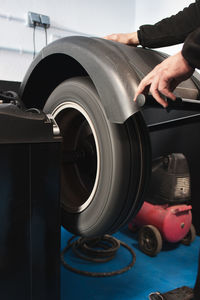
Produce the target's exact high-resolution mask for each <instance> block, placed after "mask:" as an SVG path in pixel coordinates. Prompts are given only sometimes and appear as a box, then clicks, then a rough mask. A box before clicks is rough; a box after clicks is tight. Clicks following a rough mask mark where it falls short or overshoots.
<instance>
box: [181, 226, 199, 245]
mask: <svg viewBox="0 0 200 300" xmlns="http://www.w3.org/2000/svg"><path fill="white" fill-rule="evenodd" d="M195 237H196V230H195V227H194V225H193V224H191V227H190V230H189V232H188V233H187V234H186V236H185V237H184V238H183V239H182V240H181V243H182V244H183V245H186V246H189V245H190V244H191V243H192V242H193V241H194V240H195Z"/></svg>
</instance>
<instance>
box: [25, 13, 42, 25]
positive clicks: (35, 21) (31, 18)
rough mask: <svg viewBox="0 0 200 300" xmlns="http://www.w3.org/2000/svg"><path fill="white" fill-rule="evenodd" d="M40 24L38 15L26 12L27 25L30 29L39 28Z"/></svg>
mask: <svg viewBox="0 0 200 300" xmlns="http://www.w3.org/2000/svg"><path fill="white" fill-rule="evenodd" d="M40 23H41V20H40V15H39V14H36V13H33V12H31V11H29V12H28V25H29V26H30V27H34V26H39V25H40Z"/></svg>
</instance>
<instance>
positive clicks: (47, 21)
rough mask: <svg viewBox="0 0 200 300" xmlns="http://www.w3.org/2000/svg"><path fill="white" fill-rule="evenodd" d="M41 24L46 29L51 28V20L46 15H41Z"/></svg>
mask: <svg viewBox="0 0 200 300" xmlns="http://www.w3.org/2000/svg"><path fill="white" fill-rule="evenodd" d="M40 20H41V23H42V25H43V26H44V27H46V28H49V27H50V18H49V17H48V16H45V15H40Z"/></svg>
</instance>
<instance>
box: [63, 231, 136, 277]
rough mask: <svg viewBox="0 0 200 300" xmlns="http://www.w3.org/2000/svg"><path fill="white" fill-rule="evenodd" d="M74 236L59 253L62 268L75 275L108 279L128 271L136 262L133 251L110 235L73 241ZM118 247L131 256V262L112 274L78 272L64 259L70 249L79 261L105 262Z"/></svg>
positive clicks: (114, 253) (113, 254)
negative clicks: (124, 249)
mask: <svg viewBox="0 0 200 300" xmlns="http://www.w3.org/2000/svg"><path fill="white" fill-rule="evenodd" d="M75 238H76V236H73V237H72V238H70V239H69V241H68V243H67V246H66V247H65V248H64V249H63V251H62V252H61V262H62V264H63V266H64V267H65V268H66V269H68V270H70V271H72V272H75V273H77V274H81V275H86V276H92V277H108V276H114V275H119V274H122V273H124V272H126V271H128V270H130V269H131V268H132V267H133V265H134V263H135V260H136V256H135V253H134V251H133V250H132V249H131V247H129V246H128V245H127V244H125V243H124V242H122V241H120V240H118V239H116V238H114V237H113V236H110V235H104V236H102V237H98V238H90V239H88V238H84V237H80V238H78V239H76V240H74V239H75ZM73 240H74V241H73ZM120 245H121V246H123V247H124V248H126V249H127V250H128V251H129V252H130V253H131V255H132V259H131V262H130V263H129V264H128V265H127V266H125V267H124V268H122V269H120V270H116V271H112V272H89V271H82V270H78V269H76V268H74V267H72V266H71V265H69V264H68V263H67V262H66V261H65V259H64V255H65V253H66V252H67V251H68V250H69V249H70V248H72V250H73V252H74V253H75V254H76V255H77V256H78V257H79V258H81V259H84V260H87V261H91V262H107V261H110V260H112V259H113V258H114V257H115V255H116V253H117V250H118V249H119V248H120Z"/></svg>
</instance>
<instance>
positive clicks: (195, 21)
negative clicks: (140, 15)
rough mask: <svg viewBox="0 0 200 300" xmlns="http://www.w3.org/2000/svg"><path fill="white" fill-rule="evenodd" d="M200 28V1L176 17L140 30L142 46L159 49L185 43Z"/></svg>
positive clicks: (145, 26) (143, 26) (173, 16)
mask: <svg viewBox="0 0 200 300" xmlns="http://www.w3.org/2000/svg"><path fill="white" fill-rule="evenodd" d="M199 26H200V1H197V2H196V3H192V4H190V5H189V6H188V7H186V8H184V9H183V10H182V11H180V12H178V13H177V14H176V15H172V16H171V17H169V18H165V19H163V20H161V21H160V22H158V23H156V24H154V25H142V26H140V28H139V30H138V38H139V42H140V45H142V46H143V47H149V48H159V47H165V46H171V45H175V44H179V43H183V42H184V40H185V38H186V37H187V36H188V34H189V33H191V32H192V31H194V30H195V29H196V28H197V27H199Z"/></svg>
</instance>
